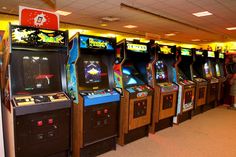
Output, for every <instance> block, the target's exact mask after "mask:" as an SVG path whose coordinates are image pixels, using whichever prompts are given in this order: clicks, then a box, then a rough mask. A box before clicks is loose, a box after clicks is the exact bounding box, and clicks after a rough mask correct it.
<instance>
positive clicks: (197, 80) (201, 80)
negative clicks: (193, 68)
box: [194, 77, 206, 82]
mask: <svg viewBox="0 0 236 157" xmlns="http://www.w3.org/2000/svg"><path fill="white" fill-rule="evenodd" d="M194 81H196V82H205V81H206V80H205V79H203V78H199V77H197V78H194Z"/></svg>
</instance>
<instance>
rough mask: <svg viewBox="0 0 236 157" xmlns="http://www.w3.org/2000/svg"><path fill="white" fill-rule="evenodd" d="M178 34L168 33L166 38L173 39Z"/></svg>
mask: <svg viewBox="0 0 236 157" xmlns="http://www.w3.org/2000/svg"><path fill="white" fill-rule="evenodd" d="M175 35H176V34H175V33H168V34H165V36H167V37H171V36H175Z"/></svg>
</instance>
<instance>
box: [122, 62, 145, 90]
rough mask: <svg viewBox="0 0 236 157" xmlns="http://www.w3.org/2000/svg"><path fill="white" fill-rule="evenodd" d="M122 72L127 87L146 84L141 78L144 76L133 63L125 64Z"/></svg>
mask: <svg viewBox="0 0 236 157" xmlns="http://www.w3.org/2000/svg"><path fill="white" fill-rule="evenodd" d="M122 72H123V79H124V84H125V87H130V86H134V85H143V84H144V82H143V81H142V80H141V78H142V77H141V76H140V73H138V71H137V70H136V69H135V67H134V66H133V65H127V66H124V67H123V69H122Z"/></svg>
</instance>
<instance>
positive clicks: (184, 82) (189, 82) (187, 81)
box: [180, 80, 194, 85]
mask: <svg viewBox="0 0 236 157" xmlns="http://www.w3.org/2000/svg"><path fill="white" fill-rule="evenodd" d="M192 84H194V82H193V81H191V80H183V81H180V85H192Z"/></svg>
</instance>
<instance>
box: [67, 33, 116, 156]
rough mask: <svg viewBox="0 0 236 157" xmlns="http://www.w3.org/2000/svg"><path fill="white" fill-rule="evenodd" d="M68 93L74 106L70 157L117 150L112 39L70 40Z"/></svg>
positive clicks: (79, 36) (114, 40)
mask: <svg viewBox="0 0 236 157" xmlns="http://www.w3.org/2000/svg"><path fill="white" fill-rule="evenodd" d="M69 47H70V50H69V58H68V64H67V72H68V73H67V76H68V92H69V93H70V95H71V97H72V98H73V99H74V103H73V137H72V143H73V152H72V156H73V157H79V156H82V157H91V156H97V155H100V154H102V153H105V152H107V151H110V150H114V149H116V138H117V136H118V113H119V102H120V94H119V93H118V92H117V91H116V90H114V79H113V78H114V77H113V71H112V66H113V63H114V60H115V47H116V39H115V38H105V37H98V36H89V35H79V34H78V33H77V34H76V35H75V36H73V37H72V39H71V40H70V46H69Z"/></svg>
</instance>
